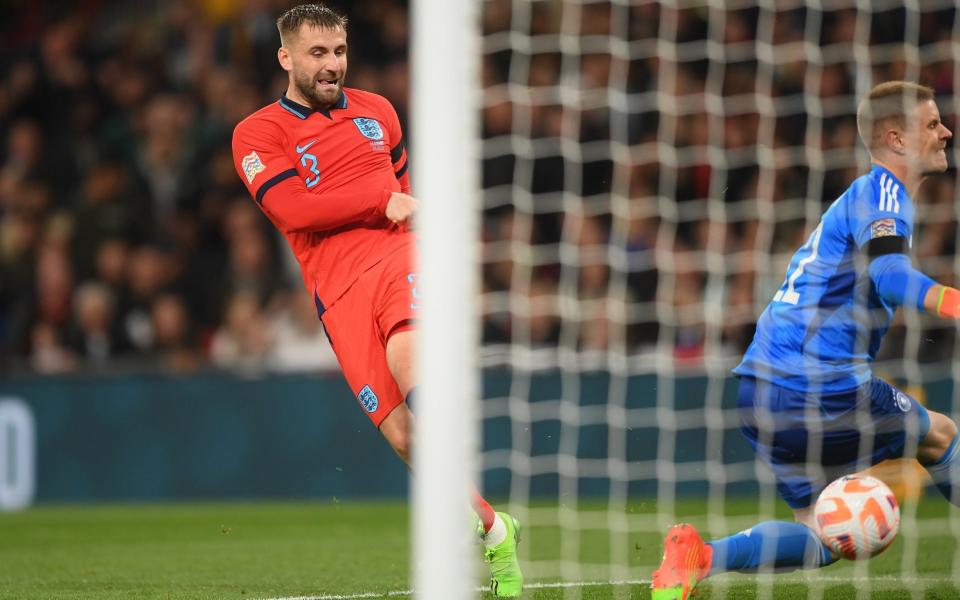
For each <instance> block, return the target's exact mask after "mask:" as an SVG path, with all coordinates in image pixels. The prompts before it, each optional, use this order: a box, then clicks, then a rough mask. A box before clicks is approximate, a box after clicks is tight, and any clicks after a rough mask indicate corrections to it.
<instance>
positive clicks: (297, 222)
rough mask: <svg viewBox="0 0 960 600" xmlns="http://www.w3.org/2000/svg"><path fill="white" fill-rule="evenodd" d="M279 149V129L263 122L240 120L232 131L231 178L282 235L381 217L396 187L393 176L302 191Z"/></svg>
mask: <svg viewBox="0 0 960 600" xmlns="http://www.w3.org/2000/svg"><path fill="white" fill-rule="evenodd" d="M285 144H286V138H285V136H284V135H283V131H282V130H281V129H280V127H279V125H277V124H275V123H272V122H270V121H269V120H266V119H246V120H244V121H242V122H241V123H240V124H239V125H237V127H236V129H234V131H233V161H234V166H235V167H236V169H237V173H239V174H240V178H241V179H242V180H243V182H244V184H245V185H246V186H247V190H249V192H250V195H251V196H253V199H254V200H255V201H256V203H257V204H258V205H259V206H260V208H261V210H263V211H264V212H265V213H267V214H268V215H270V216H271V217H272V218H273V220H274V221H275V222H276V223H277V224H278V225H279V226H280V227H281V228H282V229H283V230H284V231H326V230H330V229H336V228H338V227H343V226H345V225H351V224H354V223H362V222H364V221H367V220H368V219H371V218H373V217H377V216H383V215H385V214H386V212H387V205H388V202H390V199H391V196H392V195H393V192H394V189H396V188H397V187H398V184H397V182H396V177H395V176H394V174H393V173H390V172H386V173H385V174H383V175H382V176H380V175H377V176H371V177H369V178H366V179H365V180H364V181H363V182H362V185H357V186H345V187H344V188H341V189H339V190H334V191H328V192H323V193H317V192H314V191H310V190H308V189H307V187H306V185H305V184H304V182H303V179H301V177H300V175H299V173H298V172H297V166H296V164H295V163H294V162H293V160H292V159H291V158H290V157H289V156H288V154H287V152H286V149H285Z"/></svg>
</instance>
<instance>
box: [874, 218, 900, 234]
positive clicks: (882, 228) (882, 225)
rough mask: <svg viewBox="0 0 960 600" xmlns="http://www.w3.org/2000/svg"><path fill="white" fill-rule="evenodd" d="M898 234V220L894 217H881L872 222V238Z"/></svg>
mask: <svg viewBox="0 0 960 600" xmlns="http://www.w3.org/2000/svg"><path fill="white" fill-rule="evenodd" d="M892 235H897V222H896V221H895V220H893V219H880V220H879V221H874V222H873V223H871V224H870V239H875V238H879V237H889V236H892Z"/></svg>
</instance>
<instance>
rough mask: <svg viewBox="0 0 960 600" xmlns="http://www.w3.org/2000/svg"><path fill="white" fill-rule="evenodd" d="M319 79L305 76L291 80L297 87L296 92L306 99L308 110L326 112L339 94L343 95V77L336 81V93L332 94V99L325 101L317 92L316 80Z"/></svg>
mask: <svg viewBox="0 0 960 600" xmlns="http://www.w3.org/2000/svg"><path fill="white" fill-rule="evenodd" d="M318 79H320V78H319V77H316V76H307V77H300V76H295V77H294V78H293V84H294V85H295V86H297V91H299V92H300V94H301V95H302V96H303V97H304V98H306V99H307V103H309V104H310V108H313V109H314V110H328V109H329V108H330V107H331V106H333V105H334V103H335V102H336V101H337V99H338V98H340V94H341V93H343V75H341V76H340V77H339V78H338V79H337V92H336V93H335V94H333V97H332V98H330V99H329V100H327V99H326V98H325V97H322V96H321V95H320V93H319V92H318V91H317V80H318Z"/></svg>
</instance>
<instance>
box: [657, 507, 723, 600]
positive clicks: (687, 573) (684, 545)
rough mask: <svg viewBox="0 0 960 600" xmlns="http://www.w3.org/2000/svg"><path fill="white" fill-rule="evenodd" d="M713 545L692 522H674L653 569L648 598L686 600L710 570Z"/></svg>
mask: <svg viewBox="0 0 960 600" xmlns="http://www.w3.org/2000/svg"><path fill="white" fill-rule="evenodd" d="M712 559H713V548H712V547H710V546H708V545H707V544H705V543H703V540H702V539H700V534H698V533H697V530H696V529H694V527H693V525H688V524H686V523H683V524H680V525H674V526H673V527H671V528H670V531H668V532H667V537H666V538H664V540H663V561H662V562H661V563H660V568H659V569H657V570H656V571H654V572H653V582H652V584H651V585H650V587H651V592H650V600H687V599H688V598H689V597H690V594H691V593H692V592H693V588H695V587H696V586H697V584H698V583H700V581H701V580H703V579H704V578H705V577H706V576H707V573H709V572H710V563H711V560H712Z"/></svg>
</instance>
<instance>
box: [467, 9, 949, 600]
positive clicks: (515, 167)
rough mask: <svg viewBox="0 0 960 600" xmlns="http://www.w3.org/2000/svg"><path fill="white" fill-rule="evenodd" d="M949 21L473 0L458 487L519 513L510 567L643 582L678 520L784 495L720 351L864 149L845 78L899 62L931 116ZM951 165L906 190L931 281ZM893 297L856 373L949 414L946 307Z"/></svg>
mask: <svg viewBox="0 0 960 600" xmlns="http://www.w3.org/2000/svg"><path fill="white" fill-rule="evenodd" d="M958 28H960V18H958V15H957V14H956V9H955V7H954V5H953V2H950V1H934V0H929V1H924V2H920V1H913V2H905V3H903V2H885V1H872V2H866V1H860V2H857V1H823V2H813V1H811V2H798V1H776V2H774V1H772V0H770V1H767V2H747V1H742V2H729V1H727V2H721V1H714V2H696V3H693V2H690V3H688V2H680V3H666V2H664V3H659V2H638V1H627V0H623V1H597V2H590V1H582V2H576V1H572V0H566V1H541V2H536V1H532V2H531V1H526V0H512V1H511V0H488V1H487V2H485V3H484V22H483V42H482V44H483V53H484V54H483V82H482V90H481V91H480V94H481V98H482V106H483V143H482V159H483V168H482V174H483V202H484V227H483V296H482V313H483V339H484V345H483V361H484V364H485V366H486V367H488V368H489V369H490V370H491V376H490V377H488V378H487V381H488V389H487V390H485V396H486V400H485V402H484V405H483V417H484V454H483V468H484V484H485V487H486V489H487V490H488V491H489V492H491V493H492V494H493V495H494V496H496V495H498V494H500V495H503V496H507V497H508V498H509V506H510V507H511V509H512V510H514V511H515V512H516V513H517V515H518V516H519V517H520V518H521V520H522V521H524V522H525V523H527V527H528V540H530V543H527V544H524V545H522V546H521V550H522V553H523V559H524V562H525V564H526V565H527V572H528V577H529V578H531V579H533V580H564V581H586V580H630V579H632V580H636V579H644V578H648V577H649V573H650V571H651V570H652V569H653V567H654V566H655V563H656V562H657V561H658V560H659V543H660V539H661V536H662V534H663V532H664V531H665V530H666V528H667V527H668V526H669V525H671V524H673V523H674V522H676V521H677V520H679V519H680V518H685V519H687V520H691V521H692V522H695V523H697V524H699V525H700V526H701V527H703V528H704V529H705V533H706V534H707V535H711V534H712V535H714V536H717V535H726V534H729V533H732V532H734V531H736V530H738V529H742V528H744V527H747V526H749V525H751V524H753V523H754V522H756V521H758V520H765V519H769V518H773V517H774V515H775V514H776V515H778V516H779V517H781V518H782V517H783V516H784V514H785V513H783V512H782V511H781V509H780V508H778V507H780V506H781V504H782V503H781V502H780V501H779V500H778V498H777V497H776V494H775V491H774V489H773V486H772V481H773V480H772V476H771V475H770V474H769V473H768V472H767V471H766V470H765V469H764V468H763V467H761V466H758V465H756V464H755V462H754V457H753V454H752V452H750V449H749V447H748V446H747V445H746V443H745V442H744V441H743V440H742V439H741V438H740V434H739V432H738V425H739V421H738V418H737V415H736V413H735V411H734V410H733V406H734V401H735V400H734V397H735V389H736V382H735V380H733V379H732V377H731V375H730V368H731V367H732V366H734V365H735V364H736V362H737V361H738V360H739V358H740V356H741V354H742V352H743V350H744V349H745V348H746V346H747V345H748V344H749V341H750V339H751V337H752V334H753V328H754V325H755V323H756V319H757V316H758V315H759V314H760V312H761V311H762V310H763V308H764V306H765V305H766V304H767V302H768V301H769V300H770V299H771V297H772V296H773V294H774V292H775V291H776V290H777V289H778V288H779V286H780V284H781V283H782V282H783V278H784V273H785V269H786V266H787V263H788V261H789V259H790V256H791V254H792V253H793V251H794V250H796V248H797V247H799V246H800V245H802V244H803V242H804V240H805V239H806V237H807V236H808V235H809V234H810V232H811V231H812V230H813V228H814V227H815V226H816V225H817V223H818V222H819V219H820V216H821V214H822V213H823V211H824V209H825V208H826V206H827V205H828V204H829V203H830V202H832V201H833V200H834V199H836V198H837V196H839V195H840V194H841V193H842V192H843V191H844V190H845V189H846V188H847V187H848V186H849V185H850V183H851V182H852V181H853V180H854V179H855V178H856V177H857V176H858V175H860V174H862V173H863V172H865V171H866V170H867V168H868V165H869V159H868V156H867V154H866V151H865V150H864V148H863V146H862V144H861V143H860V142H859V139H858V137H857V129H856V121H855V118H854V116H855V113H856V106H857V101H858V99H859V98H860V97H862V96H863V94H865V93H866V92H867V91H868V90H869V89H870V88H871V87H872V86H873V85H875V84H876V83H879V82H881V81H884V80H890V79H907V80H914V81H919V82H921V83H924V84H927V85H930V86H931V87H933V88H934V89H935V90H936V92H937V101H938V105H939V108H940V111H941V113H942V116H943V119H944V122H945V123H946V125H947V126H948V127H949V128H950V129H951V130H953V125H954V119H955V115H956V113H957V100H955V97H954V93H953V86H954V80H955V77H956V74H957V72H958V71H957V69H958V67H960V61H958V58H960V43H958V40H960V30H958ZM948 154H949V155H950V156H951V159H950V163H951V165H952V164H954V162H955V161H954V160H953V154H952V149H950V148H948ZM954 187H955V174H954V171H953V169H952V168H951V169H950V170H949V171H948V173H947V175H945V176H941V177H938V178H936V179H934V180H931V181H929V182H928V183H927V185H926V187H925V190H924V192H923V193H922V195H921V197H920V198H917V199H915V202H916V205H917V214H916V229H915V235H914V239H913V253H914V255H915V260H916V261H917V263H918V264H919V265H920V266H921V268H923V269H924V271H925V272H927V273H928V274H929V275H930V276H932V277H934V278H935V279H937V280H938V281H940V282H943V283H945V284H954V283H955V277H954V272H955V271H956V270H957V263H956V258H955V247H956V240H957V232H956V222H957V209H956V206H955V202H954V198H955V189H954ZM899 315H900V316H899V317H898V319H897V321H896V322H895V324H894V326H893V327H892V328H891V331H890V333H889V334H888V335H887V338H886V340H885V342H884V345H883V347H882V349H881V354H880V356H879V358H878V362H877V364H876V365H875V373H877V374H878V375H881V376H885V377H888V378H889V379H890V380H891V381H893V382H896V383H898V384H900V385H901V386H906V385H910V386H914V387H911V388H909V389H911V390H914V392H915V394H917V395H920V396H925V397H926V399H927V400H928V401H929V402H930V404H931V406H934V407H935V408H936V409H937V410H940V411H942V412H946V413H948V414H949V413H951V412H952V409H953V408H954V407H955V405H956V402H957V400H956V394H955V393H954V392H953V386H952V380H953V377H954V375H955V374H956V373H955V371H956V369H957V363H956V361H954V360H953V355H954V343H953V340H954V328H953V327H952V326H944V325H942V324H940V323H938V322H935V321H934V320H932V319H929V318H928V317H924V316H921V315H918V314H916V313H913V312H904V311H901V312H900V313H899ZM892 470H893V471H895V473H894V475H893V476H892V480H893V481H894V482H895V483H896V484H897V485H899V486H901V487H900V488H898V491H900V492H901V494H908V495H917V493H916V492H915V491H913V490H914V488H916V487H922V484H920V483H917V479H916V475H915V471H914V468H913V466H911V465H907V466H905V467H901V466H895V467H892ZM904 470H905V471H908V472H909V473H908V474H906V475H904V474H903V473H902V472H903V471H904ZM908 488H909V489H908ZM904 490H906V491H904ZM926 503H932V504H936V509H935V510H934V511H933V512H934V513H935V515H937V516H929V515H928V511H925V510H919V512H918V508H917V506H918V504H917V503H916V502H907V503H906V504H905V505H904V507H903V509H904V515H903V524H902V529H901V535H900V540H899V541H898V544H899V545H901V547H902V553H901V554H900V555H899V558H898V559H897V563H898V564H897V569H898V570H897V572H896V574H895V575H896V576H897V577H901V576H902V577H908V578H909V577H922V575H923V572H924V570H925V569H924V568H922V566H921V562H922V560H921V557H922V552H920V551H919V550H918V547H919V544H920V543H921V542H922V540H923V539H924V536H927V535H941V536H945V535H950V536H953V537H954V538H956V537H957V535H958V534H960V522H958V520H957V519H956V518H954V516H953V513H951V512H950V511H949V510H948V509H947V508H946V503H945V502H943V501H942V500H941V499H940V498H930V499H929V500H923V501H922V502H921V503H920V506H921V508H923V506H925V504H926ZM775 511H776V512H775ZM946 532H949V534H947V533H946ZM597 548H603V551H598V550H597ZM951 548H952V546H951ZM945 560H947V561H948V565H949V568H948V570H949V572H951V573H954V574H960V569H958V567H960V562H958V559H957V558H953V556H952V555H951V556H950V557H948V558H946V559H945ZM848 568H850V569H853V570H854V571H853V572H854V573H855V574H856V575H858V576H860V577H863V578H864V582H865V583H864V584H863V585H860V584H858V590H860V593H869V590H870V589H871V585H874V586H875V585H877V583H876V582H877V581H879V580H878V579H876V578H873V579H869V578H866V574H867V573H868V570H867V569H868V568H869V567H868V566H867V565H866V564H862V563H857V564H856V565H855V566H854V565H852V564H851V563H848ZM811 577H816V574H814V575H811ZM763 581H766V580H763ZM763 581H762V583H761V588H762V589H764V590H766V593H769V592H770V590H771V589H772V588H770V587H769V586H770V585H772V584H771V583H770V582H769V581H766V583H763ZM719 585H723V581H722V580H721V582H720V584H719ZM812 589H813V590H814V595H818V594H822V593H823V588H822V587H817V586H816V585H814V587H813V588H812ZM578 590H579V588H576V587H573V588H569V593H570V594H579V593H580V591H578ZM863 590H866V591H863Z"/></svg>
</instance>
